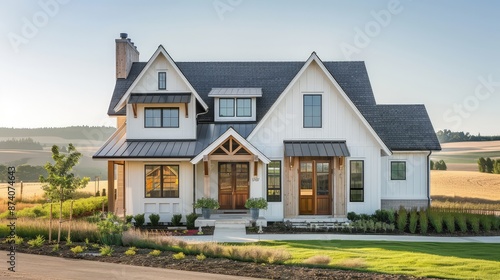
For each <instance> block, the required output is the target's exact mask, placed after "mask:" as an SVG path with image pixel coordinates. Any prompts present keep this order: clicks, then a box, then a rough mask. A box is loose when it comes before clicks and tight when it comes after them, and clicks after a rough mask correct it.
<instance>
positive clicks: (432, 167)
mask: <svg viewBox="0 0 500 280" xmlns="http://www.w3.org/2000/svg"><path fill="white" fill-rule="evenodd" d="M431 170H434V161H432V160H431Z"/></svg>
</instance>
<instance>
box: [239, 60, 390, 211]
mask: <svg viewBox="0 0 500 280" xmlns="http://www.w3.org/2000/svg"><path fill="white" fill-rule="evenodd" d="M305 94H320V95H321V96H322V127H321V128H304V127H303V96H304V95H305ZM275 106H276V107H275V108H274V109H273V111H272V112H271V114H270V115H269V117H268V118H266V119H264V120H262V121H261V122H262V123H261V124H260V127H258V128H257V130H256V131H255V132H254V133H252V135H251V137H249V139H248V140H249V141H250V142H251V143H252V144H253V145H254V146H255V147H256V148H257V149H259V150H260V151H262V152H263V153H264V154H266V155H267V156H268V157H269V158H273V159H282V158H283V155H284V150H283V149H284V147H283V141H284V140H318V141H321V140H328V141H331V140H341V141H344V140H345V141H346V144H347V147H348V148H349V151H350V154H351V158H347V161H346V164H347V165H346V167H347V168H346V170H347V171H346V172H347V174H346V182H349V160H350V159H361V160H364V161H365V162H364V165H365V174H364V182H365V199H364V202H349V197H348V196H349V188H348V186H346V188H347V190H346V194H347V198H346V201H347V202H348V203H347V210H348V211H355V212H357V213H373V212H374V211H375V210H377V209H379V208H380V180H381V178H380V149H381V148H382V147H381V145H380V144H379V143H378V142H377V140H376V138H375V137H374V136H373V134H372V133H371V132H370V130H369V129H368V128H367V127H366V126H365V124H364V123H363V122H362V120H361V119H360V117H359V116H358V115H357V114H356V112H355V111H354V109H353V108H352V107H351V106H349V104H348V102H347V101H346V100H345V98H344V97H343V96H342V95H341V94H340V92H339V91H338V90H337V88H336V87H335V86H334V85H333V84H332V83H331V81H330V80H329V79H328V77H327V76H326V75H325V73H324V72H323V71H322V70H321V68H320V67H319V66H318V65H317V63H316V62H314V61H313V62H312V63H311V64H310V65H309V67H308V68H307V69H306V70H305V72H304V73H303V74H302V76H301V77H299V78H298V80H297V81H296V82H295V83H294V84H293V85H292V86H291V88H290V89H289V91H288V92H285V93H284V97H283V99H282V100H281V101H280V102H279V103H277V104H275ZM283 168H287V167H286V166H283ZM283 183H284V184H283V186H282V188H283V191H284V192H286V191H285V188H290V187H293V188H295V187H298V186H287V185H286V184H285V182H283ZM264 186H265V184H264ZM297 203H298V201H297ZM266 218H267V217H266Z"/></svg>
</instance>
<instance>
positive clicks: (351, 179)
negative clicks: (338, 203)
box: [349, 160, 365, 202]
mask: <svg viewBox="0 0 500 280" xmlns="http://www.w3.org/2000/svg"><path fill="white" fill-rule="evenodd" d="M358 162H361V188H358V187H356V188H353V176H352V175H353V172H352V170H353V165H352V164H353V163H358ZM359 190H361V200H354V199H353V194H352V192H353V191H359ZM349 202H365V161H364V160H351V161H349Z"/></svg>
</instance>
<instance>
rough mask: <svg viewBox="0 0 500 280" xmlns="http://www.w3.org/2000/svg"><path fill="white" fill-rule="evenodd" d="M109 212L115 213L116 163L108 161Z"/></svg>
mask: <svg viewBox="0 0 500 280" xmlns="http://www.w3.org/2000/svg"><path fill="white" fill-rule="evenodd" d="M108 212H111V213H114V212H115V162H114V161H111V160H110V161H108Z"/></svg>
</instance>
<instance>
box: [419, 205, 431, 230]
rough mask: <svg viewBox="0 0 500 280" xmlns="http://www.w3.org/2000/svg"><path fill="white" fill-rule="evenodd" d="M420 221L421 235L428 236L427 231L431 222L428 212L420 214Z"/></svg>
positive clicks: (423, 211)
mask: <svg viewBox="0 0 500 280" xmlns="http://www.w3.org/2000/svg"><path fill="white" fill-rule="evenodd" d="M418 220H419V224H420V233H421V234H426V233H427V229H428V227H429V220H428V218H427V211H425V210H421V211H420V214H419V215H418Z"/></svg>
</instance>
